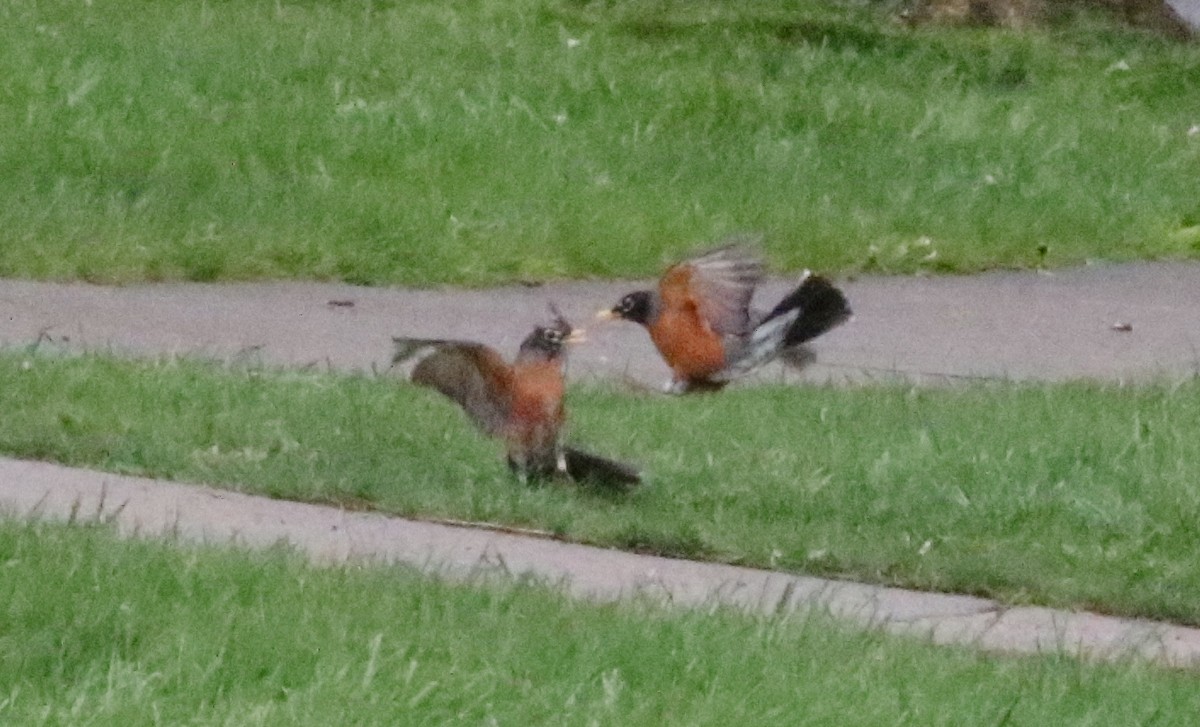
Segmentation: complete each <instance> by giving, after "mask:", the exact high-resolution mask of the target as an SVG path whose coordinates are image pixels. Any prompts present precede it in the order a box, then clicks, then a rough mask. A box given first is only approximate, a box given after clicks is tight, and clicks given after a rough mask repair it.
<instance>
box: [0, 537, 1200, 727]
mask: <svg viewBox="0 0 1200 727" xmlns="http://www.w3.org/2000/svg"><path fill="white" fill-rule="evenodd" d="M177 545H178V547H171V546H169V545H163V544H158V543H145V542H137V541H122V540H118V539H117V538H115V537H114V536H113V535H112V534H111V533H109V532H108V531H107V530H105V529H103V528H100V527H94V526H93V527H66V526H58V525H53V526H52V525H36V526H28V525H18V524H14V523H12V522H10V521H3V520H0V569H3V573H4V577H3V578H2V579H0V721H2V722H4V723H5V724H27V725H34V724H38V725H43V724H44V725H50V724H69V725H110V724H192V725H228V724H238V725H306V724H311V725H329V724H358V725H368V724H379V725H383V724H405V725H442V724H460V723H465V724H522V725H542V724H544V725H728V724H734V723H742V724H781V723H786V724H831V725H833V724H839V725H840V724H855V725H900V724H911V725H922V726H924V725H962V724H978V725H982V724H1054V725H1096V724H1151V723H1155V724H1183V723H1187V722H1188V721H1189V720H1190V719H1192V718H1193V717H1194V716H1195V714H1196V711H1197V710H1198V709H1200V697H1198V696H1197V692H1196V688H1195V679H1194V677H1193V676H1192V675H1191V674H1184V673H1180V672H1171V671H1165V670H1160V669H1156V668H1154V667H1150V666H1145V665H1137V664H1129V665H1115V666H1114V665H1086V664H1083V663H1080V662H1077V661H1075V660H1073V659H1069V658H1062V657H1039V658H1020V659H1015V658H1000V657H995V656H987V655H981V654H978V653H974V652H971V651H967V650H960V649H953V648H942V647H933V646H930V645H926V644H922V643H919V642H916V641H912V640H905V639H900V638H895V637H887V636H884V635H881V634H871V633H867V634H864V633H854V632H850V631H848V630H847V629H845V628H844V627H842V626H839V625H838V624H837V623H835V622H831V621H829V620H828V619H826V618H823V617H821V616H819V615H815V614H813V615H808V616H791V617H786V618H784V617H771V618H751V617H746V616H742V615H739V614H736V613H733V612H729V611H724V610H715V611H711V612H668V611H663V610H661V609H658V608H655V607H652V606H650V605H647V604H638V603H626V604H622V605H604V606H600V605H592V604H586V603H580V602H576V601H571V600H569V599H567V598H566V597H565V596H563V595H562V594H560V593H558V592H557V591H554V590H552V589H549V588H545V587H542V586H540V585H538V584H535V583H499V582H487V581H483V580H481V581H479V582H476V583H473V584H470V585H451V584H447V583H444V582H441V581H438V580H433V579H429V578H426V577H422V576H419V575H417V574H415V573H413V572H412V571H409V570H406V569H402V568H383V567H378V568H374V567H373V568H362V567H350V566H346V567H336V568H326V569H317V568H314V567H312V566H308V565H305V564H304V563H303V562H302V560H301V559H300V558H299V557H296V556H295V555H293V554H290V553H287V552H283V551H278V550H277V551H272V552H266V553H243V552H238V551H232V550H223V549H217V548H211V547H209V548H200V547H196V546H192V545H187V544H177Z"/></svg>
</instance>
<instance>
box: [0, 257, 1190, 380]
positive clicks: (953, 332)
mask: <svg viewBox="0 0 1200 727" xmlns="http://www.w3.org/2000/svg"><path fill="white" fill-rule="evenodd" d="M643 282H644V281H643ZM637 285H638V283H629V282H617V283H612V282H603V283H599V282H585V283H571V284H553V285H546V286H542V287H535V288H529V287H514V288H501V289H493V290H476V291H462V290H400V289H387V288H356V287H353V286H347V285H322V284H314V283H267V284H249V285H238V284H222V285H178V284H173V285H144V286H143V285H138V286H128V287H121V288H106V287H97V286H92V285H86V284H67V285H55V284H45V283H30V282H18V281H4V280H0V344H6V343H7V344H22V343H27V342H29V341H33V340H36V339H37V338H38V336H39V335H45V336H47V337H49V338H50V339H52V340H56V341H66V342H69V343H70V344H72V345H82V346H90V347H105V348H116V349H119V350H127V351H130V352H133V353H139V354H144V353H160V352H176V353H188V354H197V355H206V356H217V357H227V356H231V355H242V356H252V357H258V358H260V359H261V360H263V361H265V362H268V363H273V364H282V365H289V366H306V365H315V366H332V367H336V368H357V369H370V368H371V367H379V366H386V364H387V361H388V360H389V357H390V353H391V350H390V347H391V336H393V335H408V336H432V337H449V338H468V339H473V340H477V341H483V342H485V343H489V344H492V345H494V346H497V347H498V348H500V349H501V350H502V351H503V352H504V353H505V354H506V355H511V354H512V353H515V350H516V347H517V343H518V342H519V341H520V340H521V338H523V337H524V336H525V334H526V333H527V332H528V331H529V329H530V327H531V326H532V324H533V323H535V322H538V321H540V320H543V319H544V318H545V317H546V303H547V301H555V302H557V303H558V305H559V306H560V307H561V308H562V310H563V312H564V313H565V314H566V315H567V316H568V317H569V318H571V319H572V320H573V321H575V322H576V324H577V325H583V326H586V327H587V328H588V338H589V343H588V344H587V345H585V346H580V347H577V348H576V349H574V350H573V351H572V370H571V373H572V375H573V376H576V377H580V376H605V377H612V376H615V377H622V378H626V379H632V380H634V381H637V382H639V383H644V384H647V385H652V386H655V387H657V386H660V385H661V384H662V383H663V382H665V381H666V379H667V377H668V372H667V369H666V367H665V366H664V365H663V364H662V362H661V361H660V360H659V359H658V357H657V355H656V354H655V352H654V349H653V348H652V346H651V344H650V341H649V339H648V338H647V336H646V335H645V333H644V332H643V331H641V330H640V329H639V328H638V327H637V326H635V325H632V324H627V323H601V324H599V325H594V323H595V322H594V321H593V320H592V316H593V314H594V313H595V311H596V310H597V309H599V308H600V307H601V306H604V305H612V304H613V303H615V302H616V301H617V299H618V298H619V297H620V295H621V294H622V293H624V292H626V291H628V290H630V289H631V288H633V287H636V286H637ZM788 285H789V283H788V281H778V280H777V281H773V282H772V283H770V284H768V285H767V286H765V287H764V290H763V291H762V294H761V295H760V297H759V299H758V303H759V306H760V307H766V306H767V305H769V304H772V303H774V302H775V301H776V300H777V299H778V297H779V296H781V295H782V294H783V292H784V291H785V288H786V287H787V286H788ZM844 288H845V290H846V293H847V295H848V296H849V298H850V302H851V305H852V306H853V307H854V311H855V319H854V320H853V321H851V322H850V323H848V324H846V325H844V326H842V327H841V328H838V329H836V330H834V331H832V332H831V333H829V334H827V335H825V336H822V337H821V338H819V339H817V341H815V342H814V344H813V349H814V350H815V351H816V353H817V364H816V365H814V366H809V367H808V368H806V369H805V370H804V371H803V372H800V373H795V372H791V371H785V369H784V368H783V367H782V366H771V367H768V368H767V370H766V371H765V372H764V373H763V376H764V377H766V378H784V379H788V380H791V379H795V378H802V379H805V380H808V381H846V380H851V381H855V380H862V379H872V380H877V379H889V378H893V377H899V378H904V379H916V380H926V381H928V380H945V379H951V380H952V379H955V378H958V377H985V378H1000V379H1014V380H1028V379H1045V380H1061V379H1067V378H1073V377H1079V376H1088V377H1095V378H1101V379H1109V380H1122V379H1145V378H1150V377H1153V376H1163V375H1165V376H1180V375H1190V374H1191V373H1194V372H1195V371H1196V370H1198V369H1200V264H1189V265H1176V264H1137V265H1123V266H1091V267H1084V268H1078V269H1073V270H1066V271H1062V272H1056V273H1054V274H1039V273H1029V272H1021V273H1009V272H1004V273H993V274H987V275H979V276H971V277H938V278H883V277H863V278H860V279H857V280H851V281H846V282H845V283H844ZM1114 326H1118V327H1120V328H1124V327H1129V328H1131V330H1114V328H1113V327H1114Z"/></svg>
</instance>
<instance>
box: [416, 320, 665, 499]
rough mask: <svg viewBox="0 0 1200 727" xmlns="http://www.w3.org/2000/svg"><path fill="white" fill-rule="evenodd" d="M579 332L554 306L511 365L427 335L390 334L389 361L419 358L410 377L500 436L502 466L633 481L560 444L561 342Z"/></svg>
mask: <svg viewBox="0 0 1200 727" xmlns="http://www.w3.org/2000/svg"><path fill="white" fill-rule="evenodd" d="M552 310H553V309H552ZM582 333H583V332H582V331H580V330H576V329H572V328H571V325H570V324H569V323H567V321H566V320H565V319H563V317H562V316H561V315H559V314H558V313H557V311H555V318H554V321H553V323H551V325H549V326H538V327H536V328H534V329H533V332H532V333H530V334H529V335H528V336H527V337H526V338H525V340H524V341H522V342H521V346H520V349H519V350H518V352H517V358H516V360H515V361H514V362H513V363H512V364H511V365H510V364H508V363H506V362H505V360H504V358H503V357H502V356H501V355H500V354H499V353H497V352H496V351H495V350H494V349H492V348H489V347H488V346H485V345H483V344H481V343H474V342H470V341H446V340H437V339H425V338H394V339H393V341H394V342H395V344H396V353H395V355H394V356H393V358H392V364H393V365H396V364H400V363H403V362H405V361H408V360H411V359H417V363H416V366H415V367H414V368H413V370H412V373H411V378H412V381H413V382H414V383H416V384H419V385H421V386H428V387H430V388H433V389H437V390H438V391H440V392H441V393H442V394H444V395H445V396H447V397H449V398H450V399H452V400H454V401H455V402H457V403H458V404H459V406H461V407H462V408H463V409H464V410H465V411H466V413H467V416H469V417H470V418H471V420H472V421H474V422H475V424H476V425H477V426H478V427H479V428H480V429H481V430H483V432H484V433H486V434H488V435H489V436H492V437H497V438H499V439H501V440H503V441H504V444H505V448H506V451H507V455H508V465H509V467H510V468H511V469H512V470H513V471H514V472H516V473H517V474H518V475H519V476H521V477H522V479H541V478H549V477H555V476H566V477H567V478H569V479H572V480H575V481H585V480H586V481H591V482H594V483H596V484H599V485H604V486H610V487H620V488H624V487H627V486H629V485H634V484H637V483H639V482H640V481H641V476H640V475H639V473H638V471H637V470H636V469H635V468H634V467H631V466H629V465H626V464H623V463H620V462H614V461H611V460H608V459H605V458H603V457H599V456H596V455H593V454H589V453H587V452H583V451H581V450H579V449H576V448H574V447H570V446H566V445H564V444H563V442H562V433H563V424H564V423H565V421H566V413H565V410H564V407H563V391H564V386H563V363H564V361H565V359H566V350H565V347H566V344H568V343H575V342H577V341H579V340H582Z"/></svg>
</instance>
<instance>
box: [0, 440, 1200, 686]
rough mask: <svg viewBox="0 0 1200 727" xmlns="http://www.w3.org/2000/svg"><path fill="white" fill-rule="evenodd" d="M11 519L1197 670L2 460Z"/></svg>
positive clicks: (396, 521) (1160, 636)
mask: <svg viewBox="0 0 1200 727" xmlns="http://www.w3.org/2000/svg"><path fill="white" fill-rule="evenodd" d="M0 513H8V514H10V515H12V516H17V517H26V518H40V519H50V520H73V521H76V522H79V521H95V520H99V521H103V522H108V523H111V524H112V525H113V526H115V527H116V528H117V529H118V531H119V532H121V533H124V534H126V535H133V536H139V537H157V536H168V537H173V538H179V539H181V540H183V541H189V542H190V541H198V542H204V543H210V544H216V543H234V544H237V545H240V546H243V547H269V546H272V545H276V544H279V543H286V544H289V545H291V546H292V547H294V548H296V549H297V550H298V551H300V552H302V553H305V554H307V555H308V556H309V557H310V558H311V559H312V560H313V561H315V562H317V563H320V564H333V563H341V562H345V561H347V560H349V559H365V560H370V561H373V562H377V563H403V564H407V565H410V566H413V567H416V568H419V569H421V570H424V571H427V572H432V573H436V574H439V575H441V576H442V577H446V578H451V579H471V578H478V577H480V576H481V575H487V574H499V575H501V576H518V575H521V576H533V577H535V578H538V579H540V580H541V581H543V582H546V583H548V584H550V585H555V586H558V587H561V588H563V589H565V591H566V592H567V593H569V594H571V595H573V596H576V597H580V598H587V599H592V600H596V601H611V600H615V599H620V598H630V597H640V598H649V599H654V600H655V601H658V602H660V603H663V604H668V605H670V606H673V607H679V608H712V607H714V606H727V607H730V608H736V609H741V610H745V611H749V612H752V613H765V614H772V613H774V614H787V613H792V612H797V611H800V612H803V611H806V610H811V609H818V610H821V611H825V612H827V613H830V614H833V615H834V616H836V617H838V618H841V619H844V620H846V621H848V622H850V623H856V624H859V625H861V626H863V627H865V628H876V629H882V630H884V631H888V632H891V633H898V634H908V635H915V636H918V637H923V638H927V639H929V640H931V641H933V642H934V643H938V644H958V645H966V646H971V647H974V648H979V649H984V650H988V651H996V652H1002V653H1018V654H1030V653H1049V652H1061V653H1067V654H1070V655H1074V656H1079V657H1082V658H1086V659H1095V660H1113V659H1118V660H1119V659H1133V660H1137V659H1144V660H1150V661H1153V662H1157V663H1160V664H1163V665H1167V666H1172V667H1183V668H1194V667H1196V666H1197V665H1200V629H1193V628H1184V627H1180V626H1173V625H1169V624H1156V623H1152V622H1148V621H1137V620H1127V619H1119V618H1112V617H1109V616H1101V615H1097V614H1091V613H1072V612H1066V611H1056V610H1053V609H1047V608H1034V607H1012V608H1009V607H1005V606H1003V605H1001V604H999V603H996V602H995V601H990V600H988V599H984V598H976V597H972V596H956V595H948V594H937V593H921V592H916V591H906V590H902V589H898V588H884V587H879V586H870V585H863V584H858V583H850V582H839V581H831V580H826V579H821V578H808V577H804V576H794V575H788V574H784V573H774V572H771V571H765V570H755V569H751V568H740V567H736V566H729V565H721V564H714V563H699V562H694V561H687V560H672V559H669V558H659V557H654V556H645V555H635V554H632V553H625V552H622V551H618V550H608V549H604V548H593V547H588V546H582V545H575V544H570V543H562V542H557V541H554V540H548V539H544V538H537V537H528V536H521V535H517V534H512V533H506V532H498V531H494V530H486V529H479V528H467V527H456V526H449V525H444V524H438V523H429V522H418V521H411V520H404V519H400V518H392V517H385V516H383V515H379V514H373V513H362V512H347V511H344V510H339V509H337V508H332V507H323V506H319V505H307V504H303V503H296V502H287V501H281V500H269V499H266V498H262V497H253V496H250V495H244V494H240V493H236V492H230V491H225V490H214V489H210V488H206V487H196V486H188V485H180V484H175V483H169V482H161V481H156V480H148V479H142V478H137V477H126V476H121V475H111V474H103V473H98V472H90V471H86V470H79V469H72V468H67V467H62V466H59V465H54V464H47V463H42V462H20V461H14V460H6V459H2V458H0Z"/></svg>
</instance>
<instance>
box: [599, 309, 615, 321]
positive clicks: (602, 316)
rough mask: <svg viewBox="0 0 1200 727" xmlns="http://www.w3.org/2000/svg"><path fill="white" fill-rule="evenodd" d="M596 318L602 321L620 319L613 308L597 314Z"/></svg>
mask: <svg viewBox="0 0 1200 727" xmlns="http://www.w3.org/2000/svg"><path fill="white" fill-rule="evenodd" d="M596 318H597V320H601V321H615V320H616V319H618V318H620V316H618V315H617V314H616V312H615V311H613V310H612V309H611V308H604V309H602V310H599V311H597V312H596Z"/></svg>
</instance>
